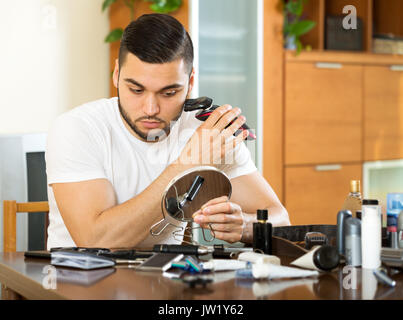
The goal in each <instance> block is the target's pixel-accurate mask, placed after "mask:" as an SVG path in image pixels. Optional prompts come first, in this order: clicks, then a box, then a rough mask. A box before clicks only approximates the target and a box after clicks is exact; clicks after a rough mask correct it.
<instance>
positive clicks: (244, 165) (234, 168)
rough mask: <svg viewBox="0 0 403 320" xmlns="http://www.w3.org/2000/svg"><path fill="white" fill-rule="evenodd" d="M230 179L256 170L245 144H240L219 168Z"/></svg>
mask: <svg viewBox="0 0 403 320" xmlns="http://www.w3.org/2000/svg"><path fill="white" fill-rule="evenodd" d="M220 169H221V170H222V171H224V172H225V173H226V175H227V176H228V177H229V178H230V179H233V178H236V177H239V176H243V175H247V174H250V173H253V172H255V171H256V170H257V168H256V166H255V164H254V162H253V160H252V157H251V154H250V151H249V149H248V148H247V146H246V145H245V143H241V144H240V145H239V146H238V147H237V148H236V149H235V151H234V153H233V155H231V156H230V157H228V158H227V159H226V160H225V164H224V165H222V166H221V168H220Z"/></svg>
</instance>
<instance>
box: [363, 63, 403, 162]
mask: <svg viewBox="0 0 403 320" xmlns="http://www.w3.org/2000/svg"><path fill="white" fill-rule="evenodd" d="M364 101H365V114H364V160H366V161H373V160H390V159H401V158H403V65H385V66H365V67H364Z"/></svg>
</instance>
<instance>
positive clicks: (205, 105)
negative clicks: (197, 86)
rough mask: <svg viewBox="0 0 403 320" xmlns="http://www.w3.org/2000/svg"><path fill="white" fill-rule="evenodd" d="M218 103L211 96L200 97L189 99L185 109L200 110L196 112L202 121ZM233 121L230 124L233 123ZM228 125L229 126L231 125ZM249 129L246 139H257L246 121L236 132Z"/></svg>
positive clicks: (186, 101)
mask: <svg viewBox="0 0 403 320" xmlns="http://www.w3.org/2000/svg"><path fill="white" fill-rule="evenodd" d="M218 107H219V106H218V105H213V99H211V98H209V97H200V98H196V99H187V100H185V104H184V111H188V112H190V111H196V110H200V111H199V112H198V113H196V118H197V119H198V120H200V121H206V119H207V118H208V117H209V116H210V115H211V113H212V112H213V111H214V110H215V109H217V108H218ZM236 119H237V118H235V119H234V120H233V121H232V122H234V121H235V120H236ZM232 122H231V123H230V124H229V125H231V124H232ZM229 125H228V126H229ZM243 130H248V132H249V134H248V136H247V137H246V140H255V139H256V135H255V134H254V133H253V132H252V130H251V129H250V128H249V126H248V125H247V124H246V123H244V124H243V125H242V126H241V127H240V128H239V130H237V132H235V134H234V135H235V136H236V135H238V134H239V132H240V131H243Z"/></svg>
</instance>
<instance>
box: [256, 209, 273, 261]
mask: <svg viewBox="0 0 403 320" xmlns="http://www.w3.org/2000/svg"><path fill="white" fill-rule="evenodd" d="M267 218H268V211H267V210H266V209H263V210H257V222H255V223H254V224H253V250H255V251H259V250H260V251H262V252H263V253H265V254H269V255H271V254H272V224H271V223H270V222H267Z"/></svg>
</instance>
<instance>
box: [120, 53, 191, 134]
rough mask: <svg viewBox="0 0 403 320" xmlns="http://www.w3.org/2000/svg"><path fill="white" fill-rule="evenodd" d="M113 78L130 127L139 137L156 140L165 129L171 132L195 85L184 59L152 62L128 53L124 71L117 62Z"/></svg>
mask: <svg viewBox="0 0 403 320" xmlns="http://www.w3.org/2000/svg"><path fill="white" fill-rule="evenodd" d="M113 82H114V85H115V87H116V88H117V89H118V96H119V109H120V113H121V116H122V118H123V119H124V120H125V121H124V122H125V125H126V127H129V128H128V129H129V130H130V131H131V132H132V134H134V135H135V136H136V137H137V138H139V139H141V140H143V141H147V140H149V141H150V140H151V141H153V139H154V138H152V137H155V136H161V133H163V132H164V133H165V134H166V135H168V134H169V131H170V123H171V121H176V120H177V119H178V118H179V116H180V115H181V113H182V107H183V103H184V101H185V99H187V98H188V97H189V94H190V92H191V90H192V87H193V72H192V75H191V77H190V78H189V73H188V70H187V68H186V65H185V63H184V61H183V59H178V60H175V61H172V62H167V63H163V64H151V63H147V62H143V61H141V60H140V59H138V58H137V57H136V56H135V55H134V54H131V53H127V56H126V59H125V61H124V63H123V65H122V66H121V68H120V71H119V66H118V63H117V62H116V65H115V70H114V74H113ZM147 137H148V139H147Z"/></svg>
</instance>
